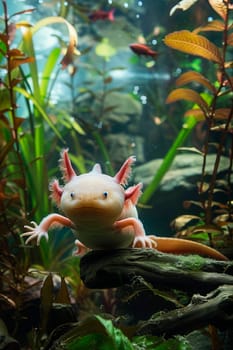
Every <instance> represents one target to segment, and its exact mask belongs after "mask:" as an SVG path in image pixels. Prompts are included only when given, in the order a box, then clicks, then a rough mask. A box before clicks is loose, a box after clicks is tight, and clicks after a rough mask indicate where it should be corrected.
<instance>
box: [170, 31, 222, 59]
mask: <svg viewBox="0 0 233 350" xmlns="http://www.w3.org/2000/svg"><path fill="white" fill-rule="evenodd" d="M164 42H165V44H166V45H167V46H170V47H172V48H173V49H176V50H179V51H182V52H186V53H188V54H190V55H197V56H200V57H203V58H206V59H207V60H211V61H214V62H217V63H220V64H221V63H222V56H221V54H220V51H219V49H218V47H217V46H216V45H214V44H213V43H212V42H210V41H209V40H208V39H206V38H205V37H204V36H201V35H198V34H195V33H192V32H190V31H188V30H180V31H178V32H173V33H170V34H168V35H166V36H165V39H164Z"/></svg>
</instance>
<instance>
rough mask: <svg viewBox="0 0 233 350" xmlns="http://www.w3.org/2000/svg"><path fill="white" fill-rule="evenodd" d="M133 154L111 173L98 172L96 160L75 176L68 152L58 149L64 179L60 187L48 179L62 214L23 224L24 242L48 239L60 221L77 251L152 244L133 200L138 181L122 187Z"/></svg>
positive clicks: (80, 252) (143, 246)
mask: <svg viewBox="0 0 233 350" xmlns="http://www.w3.org/2000/svg"><path fill="white" fill-rule="evenodd" d="M134 161H135V157H129V158H128V159H127V160H126V161H125V162H124V164H123V165H122V167H121V168H120V170H119V171H118V172H117V174H116V175H115V176H114V177H111V176H108V175H105V174H102V171H101V167H100V165H99V164H96V165H95V166H94V167H93V169H92V171H91V172H89V173H87V174H83V175H79V176H77V175H76V173H75V171H74V170H73V168H72V165H71V163H70V160H69V157H68V152H67V150H65V151H64V152H63V153H62V158H61V169H62V172H63V179H64V181H65V182H66V184H65V186H64V187H63V188H61V187H60V186H59V183H58V181H57V180H54V181H53V182H52V183H51V186H50V188H51V191H52V198H53V200H54V201H55V202H56V204H57V205H58V206H59V207H60V208H61V209H62V211H63V212H64V213H65V215H66V216H63V215H59V214H50V215H48V216H47V217H45V218H44V219H43V220H42V221H41V223H40V224H39V225H37V224H36V223H34V222H32V226H25V228H26V229H27V232H25V233H23V235H22V236H23V237H28V238H27V240H26V244H27V243H29V242H31V241H33V240H36V242H37V244H39V243H40V240H41V238H42V237H45V238H46V239H48V231H49V229H50V228H51V227H52V226H55V225H63V226H68V227H72V228H74V229H75V230H76V231H77V236H78V238H79V239H78V240H76V241H75V245H76V246H77V254H79V255H83V254H84V253H85V252H86V251H88V250H89V249H114V248H127V247H141V248H156V245H157V244H156V242H155V241H153V240H151V239H150V238H149V237H147V236H146V235H145V231H144V228H143V225H142V223H141V222H140V221H139V219H138V216H137V210H136V207H135V204H136V203H137V200H138V197H139V196H140V194H141V184H138V185H136V186H133V187H129V188H128V189H127V190H124V188H123V186H125V185H126V183H127V180H128V178H129V176H130V173H131V166H132V164H133V163H134Z"/></svg>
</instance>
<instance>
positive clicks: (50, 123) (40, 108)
mask: <svg viewBox="0 0 233 350" xmlns="http://www.w3.org/2000/svg"><path fill="white" fill-rule="evenodd" d="M14 90H15V91H16V92H18V93H20V94H21V95H23V96H24V97H26V98H27V99H29V100H31V102H32V103H33V104H34V106H35V107H36V109H37V111H38V112H39V113H40V115H41V116H42V117H43V118H44V120H45V121H46V122H47V124H48V125H49V126H50V127H51V128H52V129H53V131H54V132H55V134H56V135H57V137H58V138H59V139H60V140H61V141H64V140H63V137H62V135H61V134H60V132H59V131H58V129H57V128H56V127H55V125H54V124H53V123H52V121H51V120H50V119H49V116H48V114H47V113H46V112H45V110H44V108H43V107H42V106H41V104H40V102H39V101H38V100H37V99H36V98H35V97H34V96H33V95H31V94H29V93H28V92H27V91H26V90H24V89H23V88H20V87H18V86H16V87H15V88H14ZM42 142H44V138H42Z"/></svg>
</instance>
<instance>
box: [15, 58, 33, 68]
mask: <svg viewBox="0 0 233 350" xmlns="http://www.w3.org/2000/svg"><path fill="white" fill-rule="evenodd" d="M31 62H34V58H33V57H14V58H13V59H11V60H10V70H13V69H15V68H17V67H19V66H20V65H21V64H24V63H31Z"/></svg>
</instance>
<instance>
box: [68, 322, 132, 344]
mask: <svg viewBox="0 0 233 350" xmlns="http://www.w3.org/2000/svg"><path fill="white" fill-rule="evenodd" d="M61 343H62V345H63V349H65V350H73V349H80V350H86V349H87V350H89V349H90V344H91V349H101V350H109V349H114V350H134V349H135V348H134V347H133V346H132V344H131V342H130V340H129V339H128V338H127V337H126V336H125V335H124V334H123V332H122V331H121V330H120V329H119V328H117V327H115V326H114V325H113V323H112V321H111V320H106V319H104V318H103V317H101V316H92V317H90V318H88V319H86V320H84V321H82V322H80V323H78V324H77V326H76V327H74V328H73V329H72V330H71V331H69V332H67V333H66V334H64V335H63V336H62V338H61Z"/></svg>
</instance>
